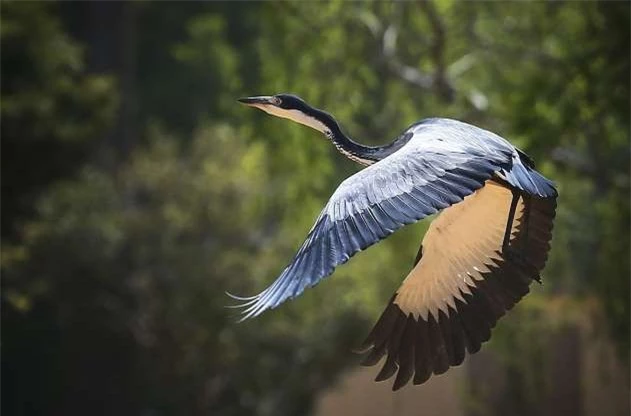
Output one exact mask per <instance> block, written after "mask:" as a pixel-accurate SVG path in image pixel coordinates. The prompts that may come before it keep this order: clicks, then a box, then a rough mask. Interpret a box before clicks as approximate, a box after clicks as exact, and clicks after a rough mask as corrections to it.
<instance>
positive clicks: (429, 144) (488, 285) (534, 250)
mask: <svg viewBox="0 0 631 416" xmlns="http://www.w3.org/2000/svg"><path fill="white" fill-rule="evenodd" d="M239 101H240V102H241V103H243V104H246V105H248V106H251V107H256V108H259V109H261V110H263V111H265V112H267V113H269V114H272V115H274V116H277V117H282V118H287V119H289V120H293V121H295V122H298V123H301V124H304V125H306V126H309V127H311V128H314V129H316V130H318V131H320V132H322V133H324V135H325V136H326V137H327V138H328V139H329V140H331V142H333V144H334V145H335V147H336V148H337V149H338V150H339V151H340V152H341V153H342V154H343V155H345V156H346V157H348V158H349V159H351V160H353V161H355V162H357V163H360V164H362V165H366V166H367V167H366V168H365V169H363V170H361V171H359V172H357V173H356V174H354V175H352V176H351V177H349V178H347V179H346V180H345V181H343V182H342V183H341V184H340V186H339V187H338V188H337V189H336V190H335V192H334V193H333V195H332V196H331V199H330V200H329V202H328V203H327V204H326V206H325V207H324V210H323V211H322V213H321V214H320V215H319V216H318V218H317V220H316V222H315V225H314V226H313V228H312V229H311V231H309V234H308V236H307V239H306V241H305V242H304V243H303V244H302V246H301V247H300V249H299V250H298V253H297V254H296V255H295V257H294V258H293V260H292V261H291V263H289V265H288V266H287V267H286V268H285V269H284V270H283V272H282V273H281V275H280V276H279V277H278V279H276V281H275V282H274V283H273V284H272V285H271V286H269V287H268V288H267V289H265V290H264V291H263V292H261V293H260V294H258V295H256V296H253V297H248V298H242V297H236V296H233V297H234V298H235V299H238V300H239V301H241V302H242V304H240V305H237V307H243V308H244V310H243V319H248V318H252V317H255V316H257V315H260V314H261V313H263V312H264V311H266V310H267V309H272V308H275V307H277V306H278V305H280V304H281V303H283V302H284V301H285V300H287V299H291V298H294V297H296V296H298V295H300V294H301V293H302V292H303V291H304V290H305V289H306V288H308V287H311V286H314V285H315V284H317V283H318V282H319V281H320V280H322V279H323V278H325V277H327V276H328V275H330V274H331V273H333V270H334V269H335V267H336V266H338V265H340V264H342V263H345V262H346V261H347V260H348V259H349V258H350V257H351V256H353V255H354V254H355V253H357V252H358V251H360V250H363V249H365V248H367V247H369V246H371V245H373V244H375V243H376V242H378V241H380V240H382V239H384V238H386V237H387V236H389V235H390V234H391V233H393V232H394V231H395V230H397V229H399V228H401V227H403V226H404V225H406V224H411V223H414V222H416V221H419V220H421V219H423V218H425V217H426V216H428V215H432V214H435V213H437V212H439V211H442V212H441V214H440V215H439V216H438V217H437V218H436V219H434V220H433V221H432V223H431V224H430V226H429V229H428V230H427V232H426V233H425V237H424V238H423V242H422V244H421V248H420V250H419V251H418V255H417V257H416V261H415V263H414V267H413V268H412V270H411V271H410V272H409V274H408V275H407V277H406V278H405V280H404V281H403V284H402V285H401V287H400V288H399V289H398V290H397V291H396V293H395V294H394V296H392V298H391V299H390V302H389V303H388V306H387V307H386V309H385V311H384V312H383V314H382V315H381V317H380V318H379V320H378V321H377V323H376V325H375V326H374V328H373V329H372V331H371V332H370V334H369V335H368V338H367V339H366V341H365V342H364V345H363V346H362V348H363V350H365V352H366V353H367V355H366V357H365V359H364V361H363V362H362V364H364V365H375V364H377V362H378V361H379V360H380V359H381V358H382V357H383V356H384V355H385V356H386V360H385V363H384V365H383V368H382V369H381V371H380V372H379V374H378V375H377V378H376V380H377V381H380V380H385V379H388V378H390V377H392V376H393V375H394V374H395V373H397V370H398V373H397V375H396V379H395V381H394V385H393V389H394V390H397V389H399V388H401V387H402V386H404V385H405V384H407V383H408V381H409V380H410V379H413V382H414V384H421V383H423V382H425V381H426V380H427V379H428V378H429V377H430V376H431V375H432V374H442V373H444V372H445V371H447V370H448V369H449V367H450V366H457V365H459V364H461V363H462V361H463V360H464V358H465V351H467V352H468V353H469V354H473V353H475V352H477V351H478V350H479V349H480V346H481V344H482V343H483V342H485V341H487V340H488V339H489V338H490V336H491V328H493V327H494V326H495V324H496V322H497V320H498V319H499V318H500V317H501V316H502V315H504V313H505V312H506V311H507V310H509V309H511V308H512V307H513V305H515V303H517V302H518V301H519V300H520V299H521V298H522V297H523V296H524V295H526V294H527V293H528V291H529V285H530V283H531V282H532V280H537V281H540V272H541V270H542V269H543V267H544V265H545V263H546V259H547V256H548V251H549V249H550V239H551V238H552V223H553V219H554V216H555V210H556V198H557V191H556V189H555V187H554V184H553V183H552V182H551V181H549V180H548V179H546V178H545V177H543V176H542V175H541V174H539V173H538V172H537V171H536V170H535V166H534V163H533V161H532V159H530V157H528V156H527V155H526V154H525V153H524V152H522V151H520V150H519V149H517V148H515V147H514V146H513V145H511V144H510V143H509V142H508V141H506V140H505V139H503V138H502V137H500V136H498V135H496V134H494V133H491V132H489V131H486V130H483V129H481V128H478V127H475V126H472V125H470V124H466V123H463V122H460V121H455V120H450V119H444V118H430V119H425V120H422V121H420V122H417V123H415V124H413V125H411V126H410V127H408V128H407V129H406V130H405V131H404V132H403V133H402V134H401V135H400V136H399V137H397V138H396V139H395V140H394V141H393V142H392V143H390V144H388V145H385V146H379V147H367V146H363V145H361V144H359V143H356V142H354V141H353V140H351V139H349V138H348V137H347V136H346V135H345V134H344V133H343V132H342V130H341V129H340V126H339V124H338V123H337V122H336V121H335V119H334V118H333V117H332V116H331V115H330V114H328V113H326V112H324V111H322V110H318V109H315V108H313V107H311V106H309V105H308V104H307V103H305V102H304V101H303V100H302V99H300V98H299V97H296V96H294V95H289V94H278V95H274V96H258V97H248V98H242V99H240V100H239ZM231 296H232V295H231Z"/></svg>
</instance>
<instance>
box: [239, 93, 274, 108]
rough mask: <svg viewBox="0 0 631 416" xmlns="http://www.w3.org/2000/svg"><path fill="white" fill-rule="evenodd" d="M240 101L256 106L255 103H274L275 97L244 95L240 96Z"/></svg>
mask: <svg viewBox="0 0 631 416" xmlns="http://www.w3.org/2000/svg"><path fill="white" fill-rule="evenodd" d="M237 101H239V102H240V103H242V104H245V105H249V106H255V105H257V104H258V105H274V97H272V96H269V95H259V96H257V97H244V98H239V99H238V100H237Z"/></svg>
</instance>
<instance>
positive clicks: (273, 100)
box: [272, 97, 281, 105]
mask: <svg viewBox="0 0 631 416" xmlns="http://www.w3.org/2000/svg"><path fill="white" fill-rule="evenodd" d="M272 102H273V103H274V105H280V102H281V101H280V98H278V97H272Z"/></svg>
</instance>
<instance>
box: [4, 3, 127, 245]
mask: <svg viewBox="0 0 631 416" xmlns="http://www.w3.org/2000/svg"><path fill="white" fill-rule="evenodd" d="M0 7H1V9H0V10H1V12H2V15H1V19H2V21H1V25H0V35H1V48H2V66H1V76H2V86H1V101H2V104H1V106H0V111H1V116H2V125H1V134H2V239H3V241H5V242H6V238H14V237H15V236H16V233H17V232H18V231H19V229H18V227H19V225H20V224H21V222H22V221H23V220H25V219H28V218H29V217H30V216H31V214H32V213H33V211H32V206H33V203H34V201H35V200H36V198H37V197H38V195H39V194H40V193H41V192H42V190H44V189H45V188H46V187H47V186H48V185H50V184H51V183H52V182H54V181H55V180H56V179H58V178H62V177H67V176H68V175H71V174H72V173H74V172H75V171H76V169H77V167H78V166H80V164H81V163H82V162H83V161H85V159H86V157H87V156H88V155H89V154H90V150H91V149H92V148H93V147H94V144H95V143H97V142H98V141H95V140H94V139H95V138H98V136H99V134H100V131H101V130H102V129H103V128H105V127H106V126H107V125H108V123H109V121H110V120H111V119H112V115H113V112H114V110H115V106H116V97H115V96H114V95H113V94H112V92H113V88H112V86H113V80H112V79H111V78H110V77H107V76H99V75H86V74H85V71H84V63H83V62H84V61H83V53H82V51H81V48H80V46H79V45H78V44H77V43H76V42H74V41H73V40H72V39H70V38H69V37H68V36H66V35H65V33H64V32H63V30H62V27H61V26H60V22H59V19H58V18H57V17H56V15H55V10H56V5H54V4H49V3H21V2H4V3H2V5H1V6H0Z"/></svg>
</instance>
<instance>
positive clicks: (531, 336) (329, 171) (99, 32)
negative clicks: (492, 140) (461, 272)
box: [0, 1, 630, 416]
mask: <svg viewBox="0 0 631 416" xmlns="http://www.w3.org/2000/svg"><path fill="white" fill-rule="evenodd" d="M0 11H1V25H0V33H1V67H2V73H1V105H0V109H1V116H2V119H1V134H2V229H1V231H2V262H1V266H2V411H3V413H4V414H5V415H7V416H9V415H147V416H149V415H151V416H153V415H246V414H247V415H251V414H256V415H305V414H317V415H329V414H363V415H369V414H373V415H387V414H397V415H399V414H409V415H417V414H424V415H433V414H437V415H441V416H452V415H454V416H455V415H467V416H469V415H508V414H510V415H627V414H629V371H628V364H629V274H630V271H629V257H630V247H629V232H630V223H629V215H630V211H629V202H630V201H629V199H630V194H629V187H630V180H629V159H630V145H629V114H630V108H629V77H630V68H629V51H630V47H629V39H630V33H629V25H630V14H629V3H628V2H572V1H567V2H565V1H549V2H548V1H546V2H529V3H521V2H519V3H517V2H455V1H432V2H412V1H409V2H403V1H398V2H371V1H364V2H345V1H330V2H323V1H322V2H307V1H304V2H298V1H295V2H252V3H248V2H179V3H176V2H149V1H139V2H60V3H53V2H17V1H15V2H14V1H3V2H2V3H0ZM278 92H293V93H295V94H298V95H300V96H302V97H303V98H304V99H306V100H307V101H308V102H310V103H312V104H313V105H315V106H317V107H320V108H324V109H326V110H327V111H329V112H331V113H333V114H334V115H335V116H336V117H337V118H338V120H339V121H340V122H341V123H342V125H343V126H344V128H345V129H346V131H347V132H349V133H350V134H351V136H353V137H355V138H356V139H357V140H359V141H361V142H363V143H367V144H383V143H386V142H389V141H390V140H392V139H393V138H394V137H395V136H396V135H397V134H398V133H400V132H401V131H402V130H403V129H404V128H405V127H406V126H407V125H409V124H411V123H412V122H414V121H416V120H418V119H421V118H424V117H430V116H443V117H453V118H457V119H461V120H464V121H467V122H470V123H473V124H477V125H479V126H481V127H484V128H486V129H489V130H492V131H495V132H497V133H499V134H501V135H503V136H504V137H507V138H509V139H510V140H511V141H512V142H513V143H514V144H516V145H518V146H520V147H521V148H522V149H524V150H525V151H526V152H528V153H529V154H530V155H531V156H532V157H533V158H535V160H536V161H537V163H538V167H539V168H540V170H541V171H543V172H544V173H545V174H546V175H547V176H549V177H550V178H553V179H554V180H555V181H556V182H557V183H558V187H559V191H560V198H559V209H558V216H557V220H556V226H555V232H554V240H553V249H552V253H551V257H550V261H549V264H548V267H547V268H546V270H545V272H544V275H543V279H544V283H543V285H541V286H539V285H535V286H533V287H532V293H531V294H530V295H529V296H528V297H526V298H525V299H524V300H523V301H522V302H521V303H520V304H518V305H517V307H516V308H515V309H514V310H513V311H511V312H510V313H509V315H508V316H507V317H506V318H504V319H502V320H501V321H500V323H499V324H498V326H497V327H496V329H495V330H494V335H493V339H492V340H491V342H489V343H488V344H486V345H485V346H484V348H483V351H482V352H481V353H479V354H477V355H475V356H473V357H470V358H469V359H468V360H467V361H466V363H465V364H464V365H463V366H461V367H459V368H457V369H453V370H451V371H449V372H448V373H447V374H444V375H442V376H439V377H434V378H433V379H432V380H431V381H430V382H429V383H427V384H426V385H423V386H408V387H406V388H405V389H403V390H402V391H400V392H397V393H392V392H391V391H390V383H389V382H385V383H378V384H377V383H373V382H372V378H373V377H374V376H375V375H376V373H377V370H378V369H377V368H368V369H363V370H361V369H359V366H358V362H359V359H360V357H359V356H358V355H356V354H355V353H353V352H352V350H353V349H354V348H355V347H357V346H358V345H359V344H360V343H361V341H362V340H363V338H364V336H365V335H366V334H367V332H368V330H369V329H370V327H371V325H372V323H373V322H374V321H375V320H376V319H377V317H378V316H379V314H380V313H381V311H382V309H383V308H384V306H385V304H386V302H387V300H388V299H389V298H390V296H391V294H392V293H393V291H394V290H395V288H396V287H397V286H398V284H399V283H400V281H401V280H402V278H403V277H404V276H405V274H406V273H407V271H408V270H409V268H410V266H411V264H412V261H413V259H414V256H415V254H416V252H417V249H418V245H419V242H420V239H421V237H422V234H423V232H424V230H425V229H426V227H427V221H425V222H421V223H419V224H416V225H414V226H410V227H406V229H404V230H402V231H400V232H398V233H397V234H395V235H394V236H392V237H391V238H389V239H388V240H387V241H384V242H382V243H380V244H378V245H377V246H375V247H373V248H371V249H370V250H369V251H368V253H369V254H366V253H360V254H359V255H357V256H356V257H355V258H354V259H353V261H351V262H350V263H349V264H347V265H344V266H342V267H340V268H339V269H338V270H337V271H336V272H335V274H334V276H333V277H332V278H330V279H327V280H326V281H325V282H323V283H322V284H321V285H319V286H318V287H317V288H316V289H313V290H309V291H307V292H306V293H305V294H304V295H303V296H302V297H301V298H299V299H298V300H295V301H292V302H288V303H287V304H285V305H283V307H282V308H280V309H277V310H274V311H271V312H268V313H266V314H265V315H264V316H262V317H260V318H257V319H256V320H253V321H249V322H246V323H243V324H236V323H235V315H234V313H233V311H231V310H229V309H226V308H224V306H225V305H228V304H230V303H231V302H230V300H229V299H228V298H227V297H226V296H225V294H224V291H230V292H232V293H237V294H254V293H256V292H258V291H260V290H261V289H262V288H264V287H265V286H266V285H267V284H269V283H270V282H272V281H273V279H274V278H275V277H276V276H277V275H278V273H279V271H280V270H282V268H283V267H284V265H285V264H286V263H287V262H288V261H289V259H290V258H291V256H292V255H293V254H294V251H295V250H296V248H297V247H298V246H299V244H300V243H301V242H302V241H303V238H304V236H305V235H306V232H307V231H308V229H309V228H310V226H311V224H312V222H313V220H314V219H315V217H316V215H317V214H318V212H319V210H320V209H321V207H322V206H323V205H324V203H325V202H326V200H327V198H328V197H329V195H330V194H331V192H332V191H333V190H334V189H335V187H336V186H337V184H339V182H341V180H342V179H343V178H345V177H347V176H349V175H351V174H353V173H354V172H356V171H357V170H358V169H359V167H358V166H356V165H354V164H353V163H352V162H349V161H347V160H346V159H345V158H343V157H342V156H340V155H339V154H337V153H336V151H335V149H334V148H333V146H331V144H330V143H328V142H327V141H326V140H324V139H322V138H321V137H320V136H319V135H318V133H316V132H314V131H313V130H310V129H307V128H305V127H302V126H299V125H294V124H292V123H289V122H286V121H284V120H280V119H275V118H272V117H269V116H267V115H264V114H263V113H261V112H257V111H255V110H252V109H248V108H245V107H243V106H241V105H239V104H238V103H237V102H236V101H235V100H236V98H238V97H240V96H244V95H255V94H272V93H278Z"/></svg>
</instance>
